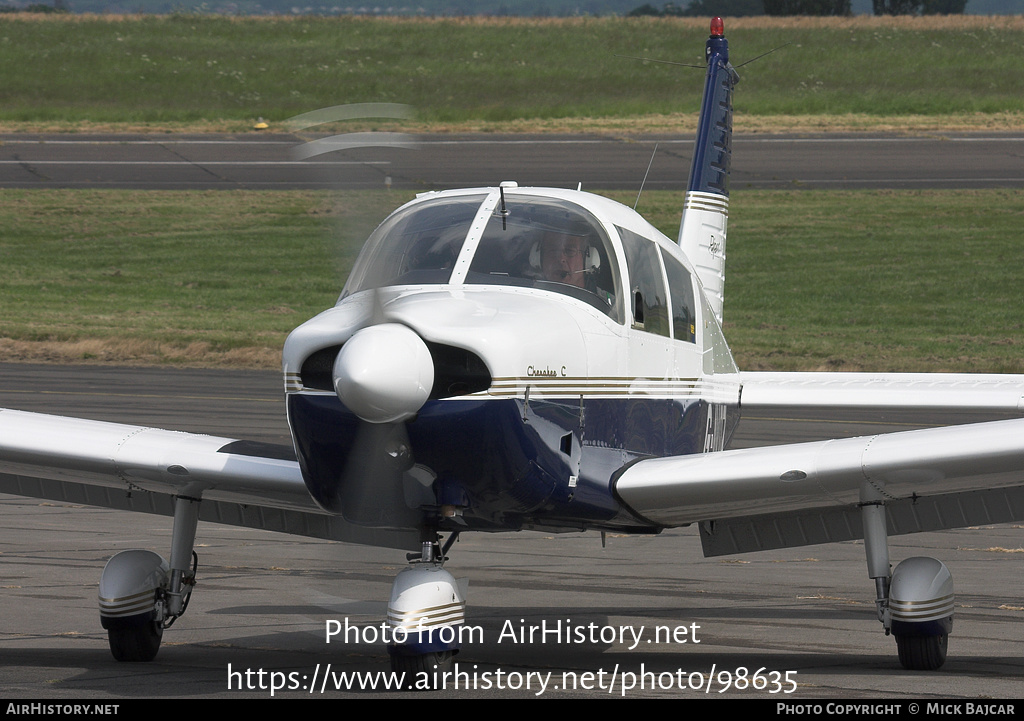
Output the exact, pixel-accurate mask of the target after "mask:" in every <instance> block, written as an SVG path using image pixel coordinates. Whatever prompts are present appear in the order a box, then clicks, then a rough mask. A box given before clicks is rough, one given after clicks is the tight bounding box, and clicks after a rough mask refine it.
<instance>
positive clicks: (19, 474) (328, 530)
mask: <svg viewBox="0 0 1024 721" xmlns="http://www.w3.org/2000/svg"><path fill="white" fill-rule="evenodd" d="M289 450H290V449H287V448H284V449H282V448H281V447H278V446H270V445H268V444H258V443H249V442H246V441H237V440H234V439H231V438H218V437H214V436H205V435H200V434H194V433H181V432H177V431H165V430H160V429H156V428H145V427H141V426H129V425H122V424H119V423H105V422H101V421H91V420H83V419H79V418H65V417H60V416H52V415H45V414H39V413H27V412H24V411H15V410H7V409H0V493H9V494H12V495H17V496H30V497H34V498H46V499H49V500H54V501H61V502H67V503H81V504H83V505H89V506H102V507H105V508H116V509H121V510H127V511H140V512H144V513H157V514H161V515H167V516H173V515H174V499H175V497H176V496H186V497H190V498H201V499H202V503H201V504H200V511H199V519H200V520H203V521H212V522H215V523H225V524H228V525H234V526H245V527H247V528H258V529H264V530H270V531H279V532H282V533H290V534H295V535H300V536H311V537H315V538H325V539H330V540H335V541H346V542H350V543H363V544H368V545H374V546H390V547H394V548H404V549H409V550H415V549H418V548H419V534H418V532H416V531H393V530H381V529H374V528H366V527H363V526H358V525H355V524H351V523H348V522H346V521H345V520H344V519H343V518H342V517H341V516H336V515H332V514H328V513H326V512H325V511H323V510H322V509H320V508H319V507H317V505H316V504H315V503H314V502H313V499H312V498H311V497H310V495H309V493H308V491H307V490H306V486H305V484H304V483H303V481H302V473H301V471H300V470H299V464H298V462H297V461H296V460H295V459H294V456H293V455H292V454H290V453H288V451H289ZM282 451H284V452H282ZM289 456H291V457H289Z"/></svg>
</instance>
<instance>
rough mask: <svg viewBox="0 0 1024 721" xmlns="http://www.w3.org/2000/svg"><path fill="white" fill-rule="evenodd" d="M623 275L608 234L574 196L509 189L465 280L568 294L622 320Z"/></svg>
mask: <svg viewBox="0 0 1024 721" xmlns="http://www.w3.org/2000/svg"><path fill="white" fill-rule="evenodd" d="M501 207H504V212H502V210H501ZM617 279H618V266H617V264H616V262H615V254H614V253H613V252H611V245H610V242H609V239H608V234H607V233H606V232H605V230H604V228H603V227H602V226H601V224H600V223H599V222H598V220H597V219H596V218H595V217H593V216H592V215H591V214H590V213H588V212H587V211H585V210H584V209H583V208H581V207H580V206H578V205H576V204H575V203H570V202H568V201H563V200H558V199H554V198H540V197H536V196H527V195H516V194H512V193H508V194H506V196H505V202H504V204H503V206H499V207H498V208H496V210H495V213H494V215H492V216H491V218H490V220H489V221H488V223H487V226H486V228H485V229H484V232H483V236H482V237H481V239H480V243H479V245H478V246H477V249H476V254H475V255H474V256H473V262H472V264H471V265H470V268H469V272H468V273H467V275H466V281H465V282H466V283H467V284H475V285H517V286H522V287H527V288H540V289H543V290H550V291H554V292H556V293H562V294H563V295H569V296H572V297H574V298H577V299H578V300H582V301H584V302H586V303H589V304H590V305H592V306H594V307H595V308H597V309H599V310H600V311H601V312H603V313H605V314H607V315H609V316H610V317H612V318H614V319H616V320H617V321H618V322H620V323H621V322H623V308H622V297H621V294H620V293H619V292H618V284H617V282H616V281H617Z"/></svg>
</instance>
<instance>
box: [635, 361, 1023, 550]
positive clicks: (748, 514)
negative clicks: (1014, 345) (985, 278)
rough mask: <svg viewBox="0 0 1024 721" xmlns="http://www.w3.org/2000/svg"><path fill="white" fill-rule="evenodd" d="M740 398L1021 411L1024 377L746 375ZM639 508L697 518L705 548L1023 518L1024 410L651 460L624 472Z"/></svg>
mask: <svg viewBox="0 0 1024 721" xmlns="http://www.w3.org/2000/svg"><path fill="white" fill-rule="evenodd" d="M742 378H743V391H742V396H741V407H742V408H743V409H744V410H749V409H750V408H751V407H753V408H759V407H773V408H778V407H783V408H791V409H795V408H841V409H848V408H873V409H886V408H888V409H894V408H900V409H906V408H916V409H933V410H935V409H939V410H941V409H950V410H953V409H955V410H984V411H992V412H999V413H1008V412H1009V413H1019V412H1022V411H1024V376H1021V375H970V374H882V375H877V374H859V373H822V374H818V373H744V374H742ZM615 490H616V493H617V494H618V495H619V497H620V498H621V499H622V500H623V502H625V503H626V504H627V505H628V506H629V507H630V508H632V509H633V510H634V511H635V512H636V513H637V514H639V515H640V516H642V517H644V518H646V519H649V520H651V521H652V522H654V523H658V524H661V525H665V526H678V525H684V524H688V523H694V522H700V532H701V539H702V543H703V546H704V554H705V555H707V556H712V555H721V554H727V553H742V552H746V551H756V550H765V549H769V548H783V547H792V546H802V545H810V544H815V543H827V542H834V541H843V540H852V539H858V538H863V531H862V528H861V523H862V517H861V512H860V507H859V505H858V504H860V503H861V502H864V501H866V500H868V499H877V498H884V499H885V506H886V510H887V515H888V526H889V528H888V532H889V534H890V535H899V534H903V533H915V532H919V531H933V530H941V529H945V528H960V527H964V526H970V525H978V524H986V523H1005V522H1010V521H1019V520H1024V419H1013V420H1003V421H996V422H990V423H975V424H970V425H963V426H950V427H944V428H928V429H924V430H915V431H903V432H899V433H889V434H883V435H876V436H865V437H859V438H846V439H840V440H830V441H818V442H813V443H799V444H791V445H782V446H772V447H766V448H751V449H742V450H732V451H723V452H720V453H711V454H704V455H699V456H679V457H673V458H660V459H649V460H644V461H640V462H639V463H636V464H634V465H632V466H630V467H629V468H627V469H626V470H625V472H623V473H622V474H621V475H620V476H619V478H618V479H617V481H616V485H615Z"/></svg>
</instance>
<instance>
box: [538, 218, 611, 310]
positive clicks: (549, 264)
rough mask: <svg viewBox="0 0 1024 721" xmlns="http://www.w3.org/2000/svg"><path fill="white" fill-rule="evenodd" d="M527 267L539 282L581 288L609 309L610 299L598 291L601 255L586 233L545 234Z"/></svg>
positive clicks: (553, 231) (556, 232)
mask: <svg viewBox="0 0 1024 721" xmlns="http://www.w3.org/2000/svg"><path fill="white" fill-rule="evenodd" d="M530 265H531V266H533V268H534V269H536V270H539V271H540V277H541V279H542V280H546V281H550V282H553V283H564V284H565V285H571V286H575V287H576V288H583V289H585V290H588V291H590V292H591V293H593V294H595V295H597V296H598V297H599V298H601V300H603V301H604V302H605V303H608V304H609V305H611V303H612V301H613V296H612V294H611V293H609V292H608V291H606V290H603V289H602V288H599V287H598V273H599V271H600V269H601V254H600V252H599V251H598V249H597V247H596V246H595V244H593V243H591V240H590V234H589V233H588V232H586V231H585V230H581V232H575V233H574V232H572V230H571V229H570V230H568V231H566V230H546V231H545V232H544V235H543V236H542V237H541V239H540V240H539V241H537V242H536V243H534V246H533V249H532V250H531V252H530Z"/></svg>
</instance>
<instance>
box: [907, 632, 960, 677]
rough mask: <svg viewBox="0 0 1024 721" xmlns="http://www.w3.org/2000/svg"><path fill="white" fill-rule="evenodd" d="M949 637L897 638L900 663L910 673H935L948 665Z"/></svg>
mask: <svg viewBox="0 0 1024 721" xmlns="http://www.w3.org/2000/svg"><path fill="white" fill-rule="evenodd" d="M948 644H949V636H948V635H946V634H943V635H942V636H897V637H896V649H897V650H898V651H899V654H900V663H901V664H902V665H903V668H905V669H907V670H908V671H934V670H935V669H937V668H941V666H942V664H944V663H946V648H947V646H948Z"/></svg>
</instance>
